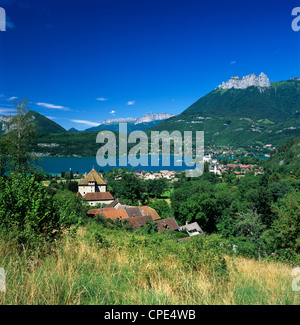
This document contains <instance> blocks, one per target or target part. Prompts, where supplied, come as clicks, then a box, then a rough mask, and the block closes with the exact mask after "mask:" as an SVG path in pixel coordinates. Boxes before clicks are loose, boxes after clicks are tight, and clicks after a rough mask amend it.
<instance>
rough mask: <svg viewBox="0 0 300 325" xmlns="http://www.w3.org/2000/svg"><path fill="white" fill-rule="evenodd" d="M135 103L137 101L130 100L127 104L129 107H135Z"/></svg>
mask: <svg viewBox="0 0 300 325" xmlns="http://www.w3.org/2000/svg"><path fill="white" fill-rule="evenodd" d="M134 103H135V100H129V101H128V102H127V105H133V104H134Z"/></svg>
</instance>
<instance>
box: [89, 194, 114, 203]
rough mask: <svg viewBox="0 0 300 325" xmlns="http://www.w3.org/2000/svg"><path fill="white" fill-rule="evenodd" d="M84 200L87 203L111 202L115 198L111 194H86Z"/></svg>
mask: <svg viewBox="0 0 300 325" xmlns="http://www.w3.org/2000/svg"><path fill="white" fill-rule="evenodd" d="M83 198H84V199H86V200H87V201H106V200H107V201H111V200H113V199H114V197H113V196H112V195H111V194H110V193H109V192H93V193H86V194H85V195H84V196H83Z"/></svg>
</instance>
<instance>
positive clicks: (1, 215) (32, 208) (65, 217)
mask: <svg viewBox="0 0 300 325" xmlns="http://www.w3.org/2000/svg"><path fill="white" fill-rule="evenodd" d="M75 221H76V220H75V216H74V215H72V213H71V212H70V211H67V210H64V207H62V206H59V205H58V203H57V202H55V201H54V200H53V199H52V196H51V193H49V191H47V190H46V188H45V187H44V185H43V184H42V183H40V182H38V181H36V179H35V176H34V175H28V174H26V173H25V172H21V173H12V174H11V176H10V177H9V178H4V177H2V178H0V227H1V230H2V232H3V234H5V235H6V236H7V237H8V238H9V239H13V240H14V241H16V242H17V243H18V244H23V245H26V246H27V247H33V246H37V245H41V244H44V243H45V241H46V242H51V241H53V240H54V239H55V238H58V237H59V236H60V235H61V234H62V233H63V232H64V230H66V229H68V230H69V229H70V227H71V225H72V224H73V223H74V222H75Z"/></svg>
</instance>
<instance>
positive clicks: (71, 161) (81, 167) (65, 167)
mask: <svg viewBox="0 0 300 325" xmlns="http://www.w3.org/2000/svg"><path fill="white" fill-rule="evenodd" d="M257 158H260V159H268V158H266V157H257ZM152 159H153V158H152ZM154 159H156V161H157V163H158V166H153V164H151V156H148V166H140V165H139V166H135V167H134V170H135V171H137V170H140V169H142V170H144V171H160V170H174V171H184V170H187V169H195V165H193V166H187V165H186V164H185V163H184V161H183V162H182V166H176V165H178V164H180V159H179V157H176V156H170V157H164V159H165V160H164V161H163V162H162V156H155V157H154ZM116 162H117V166H105V167H102V166H99V165H98V163H97V161H96V157H44V158H41V161H40V162H39V166H41V167H42V168H43V170H44V171H45V172H46V173H49V174H60V173H61V172H63V171H64V172H66V171H69V170H70V169H71V170H72V171H73V172H74V173H76V172H77V171H78V172H79V173H85V172H87V173H88V172H89V171H90V170H91V169H92V168H95V169H96V170H100V169H102V170H104V172H106V171H108V170H110V169H113V168H115V167H117V168H119V167H122V168H128V169H131V167H132V166H131V165H130V164H127V166H120V165H119V159H118V158H117V159H116ZM168 165H169V166H168Z"/></svg>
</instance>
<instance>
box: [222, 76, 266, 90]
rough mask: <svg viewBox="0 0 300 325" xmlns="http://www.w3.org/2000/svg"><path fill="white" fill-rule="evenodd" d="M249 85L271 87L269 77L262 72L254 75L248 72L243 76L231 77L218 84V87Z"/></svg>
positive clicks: (242, 87) (246, 86)
mask: <svg viewBox="0 0 300 325" xmlns="http://www.w3.org/2000/svg"><path fill="white" fill-rule="evenodd" d="M250 86H255V87H260V88H264V87H271V84H270V81H269V78H268V77H267V76H266V75H265V74H264V73H263V72H262V73H261V74H260V75H259V76H256V75H255V74H254V73H252V74H249V75H248V76H244V77H243V78H239V77H237V76H236V77H231V78H230V79H229V80H228V81H226V82H223V83H222V84H221V85H219V87H218V88H220V89H230V88H236V89H245V88H248V87H250Z"/></svg>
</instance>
